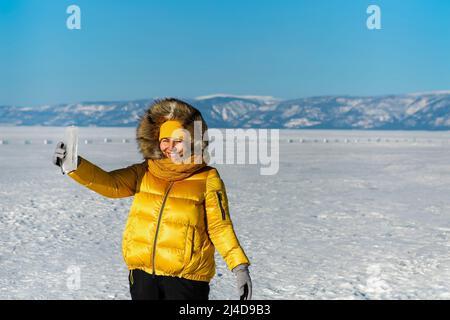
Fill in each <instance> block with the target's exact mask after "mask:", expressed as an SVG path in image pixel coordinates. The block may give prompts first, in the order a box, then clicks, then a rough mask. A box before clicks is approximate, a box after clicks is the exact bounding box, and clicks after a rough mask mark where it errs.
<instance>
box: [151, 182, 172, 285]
mask: <svg viewBox="0 0 450 320" xmlns="http://www.w3.org/2000/svg"><path fill="white" fill-rule="evenodd" d="M172 185H173V181H171V182H170V184H169V186H168V187H167V190H166V193H165V194H164V199H163V203H162V205H161V209H160V210H159V216H158V224H157V225H156V232H155V239H154V241H153V254H152V269H153V272H152V274H153V278H155V277H156V273H155V256H156V240H157V239H158V232H159V225H160V224H161V217H162V213H163V210H164V205H165V204H166V200H167V196H168V195H169V191H170V188H171V187H172Z"/></svg>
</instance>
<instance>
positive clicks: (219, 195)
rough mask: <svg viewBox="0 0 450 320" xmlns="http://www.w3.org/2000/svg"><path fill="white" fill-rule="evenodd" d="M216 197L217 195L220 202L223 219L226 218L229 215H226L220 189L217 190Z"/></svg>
mask: <svg viewBox="0 0 450 320" xmlns="http://www.w3.org/2000/svg"><path fill="white" fill-rule="evenodd" d="M216 197H217V202H218V203H219V208H220V212H221V213H222V220H226V219H227V215H226V213H225V209H224V207H223V202H222V193H221V192H220V191H216Z"/></svg>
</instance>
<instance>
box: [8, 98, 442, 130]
mask: <svg viewBox="0 0 450 320" xmlns="http://www.w3.org/2000/svg"><path fill="white" fill-rule="evenodd" d="M183 100H185V101H187V102H189V103H191V104H192V105H193V106H195V107H196V108H197V109H199V110H200V111H201V113H202V114H203V116H204V118H205V120H206V122H207V123H208V126H209V127H211V128H279V129H283V128H285V129H305V128H308V129H367V130H370V129H373V130H450V91H441V92H430V93H414V94H404V95H388V96H374V97H356V96H319V97H310V98H301V99H295V100H281V99H276V98H273V97H268V96H262V97H261V96H232V95H224V94H217V95H211V96H203V97H197V98H194V99H183ZM153 101H154V99H147V100H134V101H116V102H110V101H97V102H82V103H75V104H58V105H45V106H39V107H23V106H22V107H19V106H0V125H2V126H5V125H8V126H11V125H13V126H19V125H21V126H32V125H42V126H67V125H72V124H73V125H78V126H120V127H134V126H136V125H137V122H138V119H139V116H140V115H142V114H143V112H144V111H145V110H146V109H147V108H148V106H149V105H150V104H151V103H152V102H153Z"/></svg>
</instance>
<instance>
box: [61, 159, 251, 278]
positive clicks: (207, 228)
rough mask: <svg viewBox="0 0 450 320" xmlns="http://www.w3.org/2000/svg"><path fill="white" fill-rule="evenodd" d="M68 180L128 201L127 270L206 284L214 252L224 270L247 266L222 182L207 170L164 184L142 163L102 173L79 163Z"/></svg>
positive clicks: (164, 182) (207, 168)
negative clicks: (220, 258) (131, 197)
mask: <svg viewBox="0 0 450 320" xmlns="http://www.w3.org/2000/svg"><path fill="white" fill-rule="evenodd" d="M69 176H70V177H71V178H73V179H74V180H76V181H78V182H79V183H81V184H82V185H84V186H86V187H87V188H89V189H91V190H93V191H95V192H97V193H99V194H101V195H103V196H106V197H110V198H123V197H130V196H134V201H133V204H132V207H131V210H130V213H129V217H128V222H127V224H126V227H125V232H124V237H123V257H124V260H125V262H126V264H127V266H128V268H129V269H130V270H131V269H141V270H144V271H146V272H148V273H151V274H156V275H166V276H176V277H182V278H186V279H190V280H199V281H207V282H209V281H210V280H211V279H212V278H213V276H214V274H215V261H214V252H215V248H216V249H217V250H218V252H219V253H220V255H221V256H222V257H223V258H224V260H225V262H226V264H227V266H228V268H229V269H230V270H231V269H233V268H234V267H236V266H237V265H239V264H242V263H247V264H250V262H249V260H248V258H247V257H246V255H245V253H244V251H243V249H242V248H241V246H240V244H239V241H238V239H237V237H236V234H235V232H234V229H233V224H232V222H231V219H230V214H229V209H228V198H227V194H226V190H225V186H224V183H223V181H222V179H221V178H220V176H219V173H218V171H217V170H216V169H215V168H213V167H210V166H206V167H205V168H203V169H202V170H199V172H197V173H194V174H193V175H191V176H190V177H188V178H186V179H184V180H180V181H174V182H169V181H165V180H162V179H159V178H157V177H156V176H154V175H153V174H152V173H151V172H150V171H149V170H148V162H147V161H145V162H143V163H140V164H135V165H132V166H130V167H127V168H123V169H119V170H114V171H111V172H106V171H104V170H102V169H100V168H99V167H97V166H95V165H94V164H92V163H90V162H89V161H87V160H85V159H83V158H81V163H80V165H79V167H78V169H77V170H76V171H72V172H71V173H69Z"/></svg>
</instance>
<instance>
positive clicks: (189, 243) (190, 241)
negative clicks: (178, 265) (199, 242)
mask: <svg viewBox="0 0 450 320" xmlns="http://www.w3.org/2000/svg"><path fill="white" fill-rule="evenodd" d="M194 245H195V228H194V227H193V226H189V227H188V230H187V234H186V245H185V252H184V266H185V267H186V266H187V265H188V264H189V262H191V260H192V256H193V255H194Z"/></svg>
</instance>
